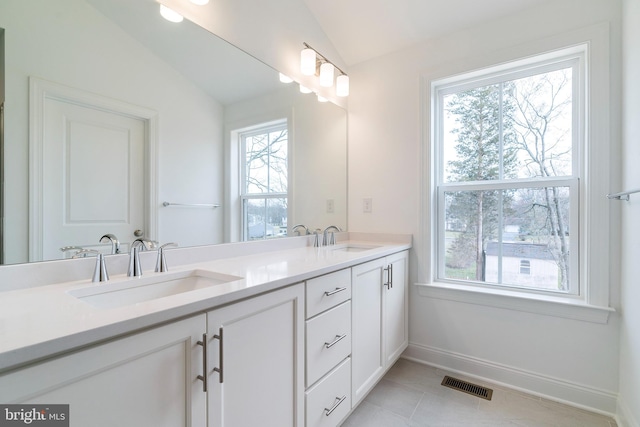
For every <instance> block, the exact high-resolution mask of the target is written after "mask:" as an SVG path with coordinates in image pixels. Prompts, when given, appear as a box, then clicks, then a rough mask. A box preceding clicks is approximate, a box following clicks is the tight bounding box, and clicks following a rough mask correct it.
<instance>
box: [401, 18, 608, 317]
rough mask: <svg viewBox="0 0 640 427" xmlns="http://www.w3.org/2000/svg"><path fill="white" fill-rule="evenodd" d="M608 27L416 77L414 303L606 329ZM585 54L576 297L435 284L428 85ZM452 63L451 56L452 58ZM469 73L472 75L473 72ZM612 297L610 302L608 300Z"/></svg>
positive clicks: (491, 53) (490, 52)
mask: <svg viewBox="0 0 640 427" xmlns="http://www.w3.org/2000/svg"><path fill="white" fill-rule="evenodd" d="M610 39H611V28H610V24H609V23H607V22H603V23H599V24H594V25H591V26H588V27H584V28H582V29H579V30H575V31H572V32H567V33H560V34H557V35H554V36H551V37H545V38H538V39H532V40H530V41H528V42H524V43H522V44H519V45H518V46H517V47H516V46H511V47H509V48H503V49H498V50H497V49H492V48H491V47H488V48H486V49H484V50H483V51H481V52H478V54H477V55H475V56H469V57H465V58H457V59H453V60H451V61H449V62H446V63H441V64H438V66H437V67H430V68H428V69H427V70H426V71H424V72H423V73H421V75H420V98H421V102H420V106H421V116H420V117H421V124H422V126H421V128H422V132H421V140H422V144H421V156H420V162H421V167H420V169H421V177H422V179H421V180H420V186H419V190H420V192H419V198H420V222H419V236H420V237H419V239H417V240H416V242H415V244H414V250H415V252H416V257H417V258H418V259H419V260H421V262H419V263H418V265H417V267H416V269H417V271H416V280H415V282H414V285H415V286H416V288H417V292H418V295H420V296H421V297H427V298H435V299H444V300H450V301H456V302H462V303H467V304H480V305H486V306H490V307H496V308H504V309H510V310H517V311H524V312H530V313H537V314H542V315H548V316H554V317H561V318H566V319H572V320H580V321H585V322H593V323H599V324H606V323H607V322H608V319H609V316H610V315H611V313H614V312H615V308H613V307H612V305H613V306H615V305H616V304H617V301H618V298H617V294H616V293H612V284H613V283H616V277H617V275H616V271H618V269H619V262H620V261H619V256H617V252H616V250H615V247H613V246H612V245H611V242H615V241H617V240H618V239H619V238H620V235H621V231H620V225H619V221H613V222H612V213H613V212H615V210H614V211H613V212H612V208H611V207H610V206H611V205H610V204H609V203H606V201H603V198H604V197H605V195H606V194H608V193H610V192H611V190H612V189H613V190H615V188H611V187H612V184H613V186H614V187H615V183H616V182H618V181H617V180H618V179H619V176H620V175H619V171H615V170H612V167H611V159H612V158H617V156H619V153H620V144H619V136H620V132H619V120H620V119H619V117H617V116H616V115H612V114H611V107H612V106H615V105H617V104H616V100H619V96H620V93H619V91H618V90H616V85H615V84H613V79H612V71H614V70H615V68H614V65H615V61H613V59H612V57H611V53H610V51H611V40H610ZM570 49H573V50H575V51H583V52H585V55H586V59H585V64H586V73H585V82H584V85H585V87H586V88H587V91H586V99H585V102H584V106H585V117H586V120H587V121H586V123H584V124H583V126H584V129H585V132H586V135H585V147H584V149H585V151H584V152H582V153H580V155H581V157H582V159H583V162H584V166H585V170H584V173H583V175H582V176H583V179H582V180H583V182H581V183H580V184H581V185H580V201H581V206H582V211H581V212H580V214H579V221H580V222H579V227H580V236H581V241H580V253H581V256H582V259H581V263H580V286H581V294H580V295H579V296H565V295H540V294H535V293H532V292H519V291H517V290H502V289H486V288H482V287H478V286H466V285H464V284H452V283H444V282H439V281H438V280H436V279H435V277H436V276H435V243H436V238H435V237H436V236H435V227H434V226H433V225H434V223H433V220H434V219H435V214H436V212H435V207H436V200H435V199H436V192H435V191H434V187H433V183H434V182H435V181H434V180H435V176H434V163H433V161H434V159H435V158H436V153H435V150H434V144H432V141H433V140H434V137H435V135H434V129H433V126H432V123H433V120H434V116H433V111H434V105H433V98H432V83H433V82H434V81H443V80H445V79H447V78H450V77H451V76H453V77H455V76H458V75H460V74H462V73H467V75H469V73H474V72H478V73H481V72H482V71H483V70H484V69H485V68H488V67H493V66H496V64H498V65H499V64H504V63H513V62H515V61H523V63H526V60H527V58H529V57H532V56H538V57H540V56H541V55H548V56H549V57H553V56H554V54H555V53H556V52H557V51H563V52H565V53H566V52H567V51H568V50H570ZM454 58H455V57H454ZM474 70H475V71H474ZM611 297H613V298H615V300H614V301H611V300H610V298H611Z"/></svg>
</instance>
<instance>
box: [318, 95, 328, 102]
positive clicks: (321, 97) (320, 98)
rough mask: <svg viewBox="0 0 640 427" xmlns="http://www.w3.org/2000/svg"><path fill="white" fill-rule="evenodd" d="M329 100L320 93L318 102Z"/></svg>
mask: <svg viewBox="0 0 640 427" xmlns="http://www.w3.org/2000/svg"><path fill="white" fill-rule="evenodd" d="M327 101H328V99H327V98H325V97H324V96H320V95H318V102H327Z"/></svg>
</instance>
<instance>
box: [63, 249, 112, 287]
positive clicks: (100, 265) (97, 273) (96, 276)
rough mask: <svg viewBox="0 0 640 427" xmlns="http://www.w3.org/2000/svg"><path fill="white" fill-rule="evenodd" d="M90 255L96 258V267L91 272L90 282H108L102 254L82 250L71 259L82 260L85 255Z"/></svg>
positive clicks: (90, 250) (91, 250)
mask: <svg viewBox="0 0 640 427" xmlns="http://www.w3.org/2000/svg"><path fill="white" fill-rule="evenodd" d="M89 254H92V255H95V256H96V267H95V269H94V270H93V277H92V279H91V281H92V282H94V283H95V282H106V281H108V280H109V274H108V273H107V264H106V263H105V261H104V254H103V253H101V252H98V251H96V250H93V249H82V250H81V251H79V252H78V253H76V254H75V255H74V256H73V257H72V258H80V257H82V258H84V257H86V256H87V255H89Z"/></svg>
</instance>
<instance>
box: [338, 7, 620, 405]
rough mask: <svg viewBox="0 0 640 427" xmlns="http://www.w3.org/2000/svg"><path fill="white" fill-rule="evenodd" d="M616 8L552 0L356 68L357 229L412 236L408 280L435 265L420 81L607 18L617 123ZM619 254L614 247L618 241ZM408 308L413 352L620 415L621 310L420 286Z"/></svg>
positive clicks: (352, 125)
mask: <svg viewBox="0 0 640 427" xmlns="http://www.w3.org/2000/svg"><path fill="white" fill-rule="evenodd" d="M619 13H620V11H619V2H618V1H610V0H562V1H556V2H550V3H547V4H546V5H544V6H540V7H538V8H536V9H534V10H529V11H526V12H524V13H519V14H517V15H514V16H510V17H506V18H504V19H500V20H497V21H495V22H488V23H485V24H483V25H480V26H478V27H475V28H470V29H467V30H465V31H461V32H458V33H456V34H452V35H450V36H447V37H445V38H442V39H439V40H433V41H430V42H425V43H422V44H419V45H416V46H413V47H411V48H408V49H405V50H402V51H399V52H396V53H394V54H391V55H386V56H383V57H380V58H377V59H374V60H371V61H368V62H365V63H362V64H358V65H356V66H353V67H351V73H350V76H351V82H352V90H351V96H350V98H349V226H350V228H351V229H352V230H359V231H381V230H383V231H386V232H398V233H412V234H413V236H414V247H415V249H414V251H413V253H412V259H411V265H412V271H411V277H410V282H411V283H413V282H416V281H419V280H420V279H421V278H423V277H425V270H426V266H427V263H426V262H427V260H425V259H422V257H423V256H424V252H423V250H422V249H423V247H425V246H426V243H427V242H425V241H424V239H423V238H422V234H421V230H422V227H423V226H425V227H427V228H428V224H420V218H421V216H420V191H421V188H420V179H421V171H420V157H421V147H420V144H421V138H422V135H421V132H422V118H421V114H422V113H423V111H422V106H421V85H420V79H421V76H424V75H437V76H439V75H441V74H442V73H443V70H446V69H457V70H458V72H461V71H465V70H472V69H476V68H479V67H482V66H489V65H492V61H502V60H504V58H506V57H509V56H510V55H511V56H515V57H516V58H517V57H518V54H520V55H522V54H523V53H522V52H524V51H522V50H521V49H520V46H524V45H527V44H531V43H533V42H536V41H538V40H542V39H545V38H547V37H550V36H554V35H558V34H564V33H567V32H569V31H572V30H574V29H579V28H583V27H586V26H591V25H594V24H597V23H601V22H609V23H610V28H611V34H610V37H611V64H610V65H611V73H612V76H613V79H612V83H611V91H612V104H611V108H610V113H611V120H612V126H615V125H616V123H619V117H618V116H617V114H618V107H617V105H619V91H617V81H618V80H619V79H618V78H617V76H618V75H619V43H620V15H619ZM505 52H506V53H505ZM452 64H455V66H452ZM604 84H606V82H604ZM613 134H615V132H613ZM603 143H609V144H611V146H612V147H613V148H612V150H613V151H614V152H613V153H612V157H613V158H617V156H616V153H615V151H616V147H617V143H616V142H615V141H603ZM615 170H617V168H615ZM615 170H614V172H615ZM380 171H384V173H381V172H380ZM613 181H614V182H615V179H614V180H613ZM365 197H372V198H373V212H372V213H363V210H362V199H363V198H365ZM603 203H607V202H606V201H603ZM426 221H429V218H428V217H426ZM613 253H614V254H615V253H617V251H616V250H615V248H614V249H613ZM603 267H605V268H607V266H603ZM615 277H616V274H615V273H612V274H611V279H612V280H611V284H612V289H611V303H612V304H613V306H614V307H615V306H617V304H618V294H619V289H618V286H617V283H616V282H615V280H614V279H615ZM410 304H411V305H410V325H409V330H410V342H411V347H410V352H409V354H410V355H411V356H413V357H417V358H421V359H422V360H424V361H427V362H429V363H433V364H439V365H443V366H446V367H448V368H453V369H458V370H461V371H465V372H467V373H470V374H473V375H476V376H480V377H487V378H490V379H493V380H495V381H501V382H504V383H507V384H510V385H512V386H516V387H519V388H523V389H528V390H529V391H532V392H535V393H538V394H542V395H547V396H549V397H552V398H555V399H559V400H566V401H572V402H573V403H575V404H578V405H582V406H587V407H592V408H595V409H597V410H601V411H604V412H609V413H612V412H614V411H615V399H616V393H617V390H618V317H617V316H616V315H613V316H611V317H610V319H609V321H608V323H607V324H604V325H603V324H597V323H590V322H585V321H578V320H570V319H565V318H559V317H555V316H548V315H541V314H533V313H524V312H520V311H516V310H511V309H505V308H494V307H490V306H486V305H477V304H469V303H462V302H455V301H448V300H442V299H435V298H429V297H424V296H421V295H420V294H419V293H418V292H417V291H416V288H415V287H413V286H412V289H411V296H410Z"/></svg>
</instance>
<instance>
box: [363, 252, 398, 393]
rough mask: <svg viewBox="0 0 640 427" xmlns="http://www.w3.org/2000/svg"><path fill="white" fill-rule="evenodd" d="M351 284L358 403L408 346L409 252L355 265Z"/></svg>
mask: <svg viewBox="0 0 640 427" xmlns="http://www.w3.org/2000/svg"><path fill="white" fill-rule="evenodd" d="M351 284H352V293H353V296H352V299H353V300H352V305H353V307H352V324H351V327H352V330H353V344H352V346H353V347H352V355H351V358H352V370H353V372H352V401H353V405H354V406H355V405H357V404H358V403H359V402H360V401H361V400H362V398H363V397H364V396H366V394H367V393H368V392H369V391H370V390H371V388H372V387H373V386H374V385H375V384H376V383H377V382H378V380H379V379H380V378H381V377H382V375H383V374H384V372H385V371H386V370H387V368H389V367H390V366H391V364H392V363H394V362H395V360H396V359H397V358H398V357H399V356H400V354H401V353H402V351H403V350H404V349H405V348H406V347H407V345H408V338H409V336H408V327H407V324H408V316H407V315H408V252H407V251H404V252H399V253H397V254H393V255H390V256H387V257H386V258H381V259H378V260H374V261H370V262H367V263H365V264H360V265H357V266H354V267H352V282H351Z"/></svg>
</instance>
